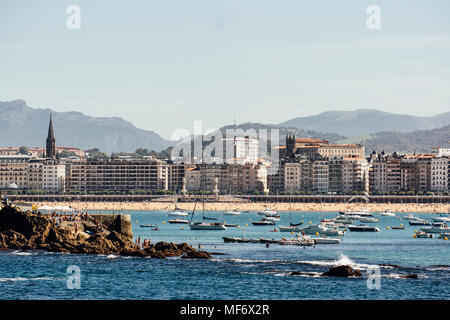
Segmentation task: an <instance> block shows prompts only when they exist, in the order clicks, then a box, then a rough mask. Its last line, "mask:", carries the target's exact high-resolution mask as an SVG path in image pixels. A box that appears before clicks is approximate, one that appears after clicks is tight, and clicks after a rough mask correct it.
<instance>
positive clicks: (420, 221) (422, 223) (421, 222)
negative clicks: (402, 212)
mask: <svg viewBox="0 0 450 320" xmlns="http://www.w3.org/2000/svg"><path fill="white" fill-rule="evenodd" d="M408 223H409V225H410V226H431V222H430V221H428V220H425V219H420V218H417V219H416V220H409V221H408Z"/></svg>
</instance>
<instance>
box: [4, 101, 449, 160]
mask: <svg viewBox="0 0 450 320" xmlns="http://www.w3.org/2000/svg"><path fill="white" fill-rule="evenodd" d="M50 113H52V115H53V119H54V121H53V125H54V131H55V138H56V144H57V145H58V146H73V147H78V148H81V149H83V150H87V149H91V148H98V149H100V150H101V151H103V152H106V153H112V152H133V151H135V150H136V149H137V148H146V149H148V150H154V151H161V150H164V149H166V148H168V147H170V146H173V145H174V142H173V141H168V140H165V139H163V138H162V137H161V136H160V135H159V134H157V133H156V132H154V131H151V130H143V129H139V128H136V127H135V126H134V125H133V124H132V123H130V122H128V121H125V120H124V119H122V118H117V117H110V118H109V117H108V118H106V117H91V116H87V115H84V114H82V113H80V112H55V111H52V110H51V109H48V108H46V109H41V108H31V107H29V106H27V104H26V102H25V101H23V100H14V101H9V102H0V115H1V118H0V146H3V147H9V146H15V147H17V146H23V145H25V146H29V147H37V146H42V147H44V146H45V139H46V137H47V130H48V121H49V116H50ZM449 125H450V112H447V113H442V114H439V115H436V116H434V117H418V116H410V115H399V114H393V113H388V112H382V111H378V110H367V109H361V110H356V111H329V112H324V113H321V114H318V115H316V116H310V117H303V118H295V119H292V120H289V121H286V122H283V123H281V124H278V125H276V124H261V123H250V122H249V123H243V124H240V125H239V126H237V127H238V128H240V129H243V130H248V129H250V128H253V129H255V130H259V129H273V128H276V129H279V140H280V141H279V142H280V144H284V139H285V137H286V134H288V133H290V134H295V135H296V137H298V138H317V139H326V140H328V141H330V142H331V143H362V144H364V145H365V146H366V152H367V153H369V152H371V151H372V150H377V151H381V150H385V151H386V152H392V151H398V152H409V153H411V152H414V151H416V152H418V153H419V152H431V148H433V147H437V146H443V147H444V146H448V143H449V140H450V126H449ZM232 128H234V126H233V125H228V126H224V127H222V128H221V129H219V130H221V131H222V132H223V133H224V132H225V130H226V129H232ZM269 139H270V133H269V136H268V139H267V140H266V141H260V145H263V144H264V143H269V142H270V141H269Z"/></svg>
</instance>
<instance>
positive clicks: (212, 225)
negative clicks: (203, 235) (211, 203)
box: [189, 222, 227, 230]
mask: <svg viewBox="0 0 450 320" xmlns="http://www.w3.org/2000/svg"><path fill="white" fill-rule="evenodd" d="M189 227H190V228H191V230H227V227H225V224H224V223H223V222H192V223H189Z"/></svg>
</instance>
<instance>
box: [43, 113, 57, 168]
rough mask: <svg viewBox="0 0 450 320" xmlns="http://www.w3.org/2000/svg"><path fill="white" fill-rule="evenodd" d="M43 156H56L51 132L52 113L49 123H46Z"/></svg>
mask: <svg viewBox="0 0 450 320" xmlns="http://www.w3.org/2000/svg"><path fill="white" fill-rule="evenodd" d="M45 156H46V157H47V158H51V159H55V158H56V144H55V135H54V133H53V122H52V114H50V123H49V124H48V135H47V144H46V148H45Z"/></svg>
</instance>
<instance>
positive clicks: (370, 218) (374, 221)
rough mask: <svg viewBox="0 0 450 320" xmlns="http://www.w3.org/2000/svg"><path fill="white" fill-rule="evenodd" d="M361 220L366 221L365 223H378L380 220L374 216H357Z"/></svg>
mask: <svg viewBox="0 0 450 320" xmlns="http://www.w3.org/2000/svg"><path fill="white" fill-rule="evenodd" d="M356 220H358V221H359V222H365V223H378V222H380V220H378V219H376V218H372V217H358V218H356Z"/></svg>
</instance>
